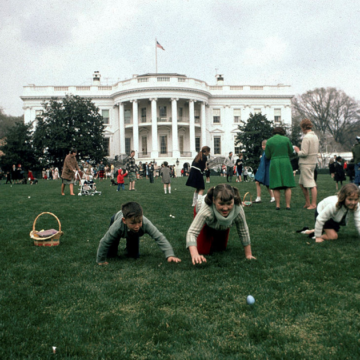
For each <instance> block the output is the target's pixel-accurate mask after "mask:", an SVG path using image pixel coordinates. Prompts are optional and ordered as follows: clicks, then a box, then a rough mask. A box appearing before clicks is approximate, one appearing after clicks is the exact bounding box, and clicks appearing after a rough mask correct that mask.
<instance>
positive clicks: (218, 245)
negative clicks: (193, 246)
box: [194, 206, 230, 255]
mask: <svg viewBox="0 0 360 360" xmlns="http://www.w3.org/2000/svg"><path fill="white" fill-rule="evenodd" d="M195 216H196V206H194V217H195ZM229 233H230V229H226V230H215V229H213V228H211V227H209V226H208V225H206V224H205V225H204V227H203V228H202V229H201V231H200V234H199V236H198V237H197V239H196V242H197V249H198V252H199V254H201V255H208V254H210V253H211V252H213V251H224V250H225V249H226V247H227V244H228V240H229Z"/></svg>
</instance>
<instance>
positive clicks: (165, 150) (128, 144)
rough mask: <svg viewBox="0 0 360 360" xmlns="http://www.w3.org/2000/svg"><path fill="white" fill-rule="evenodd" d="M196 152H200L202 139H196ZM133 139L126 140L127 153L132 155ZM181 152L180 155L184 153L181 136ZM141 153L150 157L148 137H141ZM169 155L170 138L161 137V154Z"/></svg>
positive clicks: (180, 137) (181, 137) (182, 137)
mask: <svg viewBox="0 0 360 360" xmlns="http://www.w3.org/2000/svg"><path fill="white" fill-rule="evenodd" d="M195 150H196V152H199V151H200V137H196V138H195ZM130 151H131V138H125V153H126V154H130ZM179 151H180V154H182V153H183V152H184V136H182V135H180V136H179ZM141 152H142V154H143V155H148V146H147V136H142V137H141ZM167 153H168V137H167V135H160V154H167Z"/></svg>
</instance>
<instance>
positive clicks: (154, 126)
mask: <svg viewBox="0 0 360 360" xmlns="http://www.w3.org/2000/svg"><path fill="white" fill-rule="evenodd" d="M150 101H151V140H152V141H151V143H152V150H151V158H157V157H159V150H158V142H157V136H158V132H157V119H156V118H157V109H156V106H157V99H156V98H153V99H150Z"/></svg>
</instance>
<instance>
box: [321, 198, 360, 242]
mask: <svg viewBox="0 0 360 360" xmlns="http://www.w3.org/2000/svg"><path fill="white" fill-rule="evenodd" d="M337 202H338V197H337V195H334V196H329V197H327V198H325V199H324V200H322V201H320V202H319V204H318V206H317V209H316V210H317V212H318V213H319V215H318V216H317V218H316V223H315V237H320V236H321V235H322V230H323V227H324V224H325V222H326V221H328V220H330V219H333V220H334V221H336V222H337V223H340V222H341V219H342V218H343V216H344V215H345V214H346V217H345V224H347V222H348V218H349V213H350V214H353V216H354V222H355V226H356V229H357V231H358V233H359V234H360V205H358V207H357V209H356V210H354V211H352V210H348V209H347V208H346V207H345V206H342V207H341V208H340V209H338V208H337V207H336V203H337Z"/></svg>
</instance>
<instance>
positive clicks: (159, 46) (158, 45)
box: [156, 41, 165, 51]
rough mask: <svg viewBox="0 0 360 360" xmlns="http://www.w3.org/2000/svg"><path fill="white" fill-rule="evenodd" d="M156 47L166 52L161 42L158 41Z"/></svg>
mask: <svg viewBox="0 0 360 360" xmlns="http://www.w3.org/2000/svg"><path fill="white" fill-rule="evenodd" d="M156 47H158V48H160V49H162V50H164V51H165V49H164V48H163V47H162V46H161V45H160V44H159V42H158V41H156Z"/></svg>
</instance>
